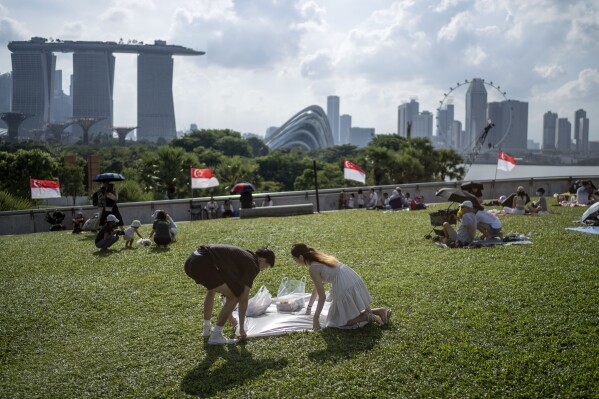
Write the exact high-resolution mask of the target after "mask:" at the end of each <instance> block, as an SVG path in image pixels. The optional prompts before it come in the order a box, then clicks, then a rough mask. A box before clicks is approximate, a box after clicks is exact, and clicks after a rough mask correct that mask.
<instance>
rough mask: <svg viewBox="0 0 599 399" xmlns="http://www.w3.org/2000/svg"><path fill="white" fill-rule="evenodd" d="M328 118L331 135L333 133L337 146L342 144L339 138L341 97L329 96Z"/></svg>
mask: <svg viewBox="0 0 599 399" xmlns="http://www.w3.org/2000/svg"><path fill="white" fill-rule="evenodd" d="M327 118H328V119H329V125H330V126H331V133H333V139H334V140H335V145H338V144H342V142H341V137H340V136H339V97H338V96H328V97H327Z"/></svg>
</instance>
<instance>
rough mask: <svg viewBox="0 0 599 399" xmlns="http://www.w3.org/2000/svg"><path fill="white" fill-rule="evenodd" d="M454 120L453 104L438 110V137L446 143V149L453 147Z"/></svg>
mask: <svg viewBox="0 0 599 399" xmlns="http://www.w3.org/2000/svg"><path fill="white" fill-rule="evenodd" d="M453 119H454V106H453V104H446V105H445V106H444V107H443V108H440V109H438V110H437V136H439V138H440V139H441V141H442V142H443V143H444V145H443V146H444V147H452V146H453V145H452V144H451V142H452V140H451V129H452V125H453Z"/></svg>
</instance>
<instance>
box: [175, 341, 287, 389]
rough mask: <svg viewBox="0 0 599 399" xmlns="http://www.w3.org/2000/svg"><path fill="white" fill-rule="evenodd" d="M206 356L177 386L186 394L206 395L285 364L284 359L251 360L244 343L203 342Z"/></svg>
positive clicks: (240, 383)
mask: <svg viewBox="0 0 599 399" xmlns="http://www.w3.org/2000/svg"><path fill="white" fill-rule="evenodd" d="M204 348H205V350H206V357H205V358H204V360H203V361H202V362H201V363H200V364H198V365H197V366H196V367H195V368H194V369H193V370H191V371H189V372H188V373H187V375H186V376H185V377H184V378H183V381H181V390H182V391H183V392H185V393H187V394H189V395H194V396H200V397H203V398H205V397H210V396H214V395H216V394H217V393H219V392H223V391H226V390H227V389H230V388H232V387H235V386H237V385H242V384H244V383H245V381H247V380H251V379H255V378H258V377H259V376H260V375H262V374H263V373H264V372H265V371H266V370H278V369H282V368H284V367H286V366H287V364H288V361H287V360H286V359H279V360H275V359H264V360H255V359H254V358H253V357H252V354H251V353H250V352H248V350H247V349H246V348H245V345H231V346H222V345H208V344H207V343H205V344H204Z"/></svg>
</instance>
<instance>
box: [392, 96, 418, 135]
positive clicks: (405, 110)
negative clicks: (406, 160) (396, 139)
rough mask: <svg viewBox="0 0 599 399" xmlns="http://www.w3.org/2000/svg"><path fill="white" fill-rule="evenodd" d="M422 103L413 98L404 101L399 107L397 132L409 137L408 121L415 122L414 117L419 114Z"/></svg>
mask: <svg viewBox="0 0 599 399" xmlns="http://www.w3.org/2000/svg"><path fill="white" fill-rule="evenodd" d="M419 108H420V104H419V103H418V101H416V100H415V99H413V98H411V99H410V102H409V103H403V104H401V105H399V106H398V107H397V134H398V135H400V136H401V137H408V123H411V124H413V123H414V118H416V116H418V113H419V112H420V111H419Z"/></svg>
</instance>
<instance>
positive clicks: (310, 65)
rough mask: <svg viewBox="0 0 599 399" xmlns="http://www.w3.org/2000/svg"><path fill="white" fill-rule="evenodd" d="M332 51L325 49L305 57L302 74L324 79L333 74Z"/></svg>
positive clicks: (301, 67) (301, 68) (310, 77)
mask: <svg viewBox="0 0 599 399" xmlns="http://www.w3.org/2000/svg"><path fill="white" fill-rule="evenodd" d="M330 53H331V52H330V51H329V50H326V49H323V50H319V51H317V52H316V53H314V54H312V55H309V56H307V57H306V58H304V60H303V61H302V63H301V66H300V70H301V74H302V76H303V77H305V78H307V79H323V78H327V77H329V76H331V74H332V72H333V60H332V58H331V54H330Z"/></svg>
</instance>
